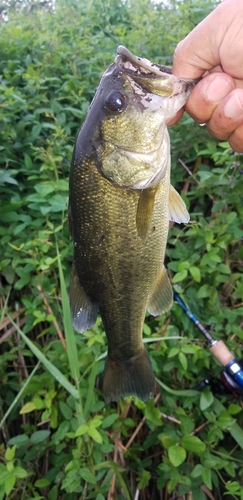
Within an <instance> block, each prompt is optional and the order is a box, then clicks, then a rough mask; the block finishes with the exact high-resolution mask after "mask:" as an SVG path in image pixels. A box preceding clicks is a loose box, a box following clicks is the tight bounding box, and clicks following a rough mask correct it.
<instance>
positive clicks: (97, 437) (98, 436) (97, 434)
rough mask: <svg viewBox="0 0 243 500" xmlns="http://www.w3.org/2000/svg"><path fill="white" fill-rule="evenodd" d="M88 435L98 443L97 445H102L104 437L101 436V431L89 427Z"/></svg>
mask: <svg viewBox="0 0 243 500" xmlns="http://www.w3.org/2000/svg"><path fill="white" fill-rule="evenodd" d="M88 434H89V436H90V437H91V438H92V439H93V440H94V441H95V442H96V443H99V444H102V443H103V439H102V436H101V434H100V432H99V431H97V429H95V428H94V427H89V428H88Z"/></svg>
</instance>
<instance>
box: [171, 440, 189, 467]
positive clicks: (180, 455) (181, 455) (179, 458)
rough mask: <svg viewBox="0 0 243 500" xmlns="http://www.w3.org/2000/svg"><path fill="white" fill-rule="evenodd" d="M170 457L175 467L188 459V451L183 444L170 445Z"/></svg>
mask: <svg viewBox="0 0 243 500" xmlns="http://www.w3.org/2000/svg"><path fill="white" fill-rule="evenodd" d="M168 456H169V459H170V461H171V463H172V465H173V466H174V467H178V466H179V465H181V464H182V463H183V462H184V461H185V460H186V452H185V450H184V448H182V447H181V446H177V445H175V446H170V448H169V449H168Z"/></svg>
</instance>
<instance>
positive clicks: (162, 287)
mask: <svg viewBox="0 0 243 500" xmlns="http://www.w3.org/2000/svg"><path fill="white" fill-rule="evenodd" d="M172 304H173V291H172V286H171V284H170V281H169V278H168V276H167V273H166V270H165V268H164V266H163V268H162V270H161V273H160V275H159V278H158V280H157V283H156V285H155V288H154V291H153V293H152V295H151V296H150V299H149V302H148V305H147V310H148V312H149V313H150V314H152V316H158V314H162V313H164V312H166V311H168V310H169V309H170V308H171V306H172Z"/></svg>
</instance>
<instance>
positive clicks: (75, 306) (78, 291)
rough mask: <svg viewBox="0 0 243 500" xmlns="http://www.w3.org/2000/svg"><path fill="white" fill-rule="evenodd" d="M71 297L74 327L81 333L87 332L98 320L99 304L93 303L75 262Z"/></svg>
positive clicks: (71, 281)
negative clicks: (82, 282) (79, 276)
mask: <svg viewBox="0 0 243 500" xmlns="http://www.w3.org/2000/svg"><path fill="white" fill-rule="evenodd" d="M69 299H70V309H71V316H72V322H73V327H74V328H75V330H76V331H77V332H79V333H83V332H86V330H89V329H90V328H91V327H92V326H93V325H94V324H95V322H96V318H97V314H98V306H97V304H94V303H92V301H91V300H90V298H89V297H88V295H87V294H86V292H85V290H84V289H83V287H82V286H81V284H80V282H79V278H78V275H77V272H76V267H75V263H73V266H72V272H71V280H70V291H69Z"/></svg>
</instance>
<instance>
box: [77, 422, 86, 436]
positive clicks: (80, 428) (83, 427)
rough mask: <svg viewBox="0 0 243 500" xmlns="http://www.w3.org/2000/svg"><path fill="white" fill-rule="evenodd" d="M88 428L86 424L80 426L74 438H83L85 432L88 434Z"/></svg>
mask: <svg viewBox="0 0 243 500" xmlns="http://www.w3.org/2000/svg"><path fill="white" fill-rule="evenodd" d="M88 428H89V426H88V425H87V424H81V425H80V426H79V427H78V428H77V430H76V432H75V436H76V437H78V436H83V435H84V434H86V432H88Z"/></svg>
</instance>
